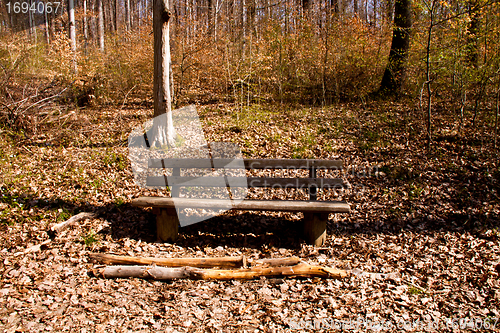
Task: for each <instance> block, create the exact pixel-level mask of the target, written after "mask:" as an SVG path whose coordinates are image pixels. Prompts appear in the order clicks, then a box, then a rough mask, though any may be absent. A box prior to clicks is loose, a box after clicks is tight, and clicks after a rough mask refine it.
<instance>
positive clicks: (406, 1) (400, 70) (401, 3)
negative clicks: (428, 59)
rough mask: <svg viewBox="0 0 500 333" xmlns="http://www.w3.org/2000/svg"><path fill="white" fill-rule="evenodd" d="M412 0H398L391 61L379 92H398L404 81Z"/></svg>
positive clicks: (390, 93)
mask: <svg viewBox="0 0 500 333" xmlns="http://www.w3.org/2000/svg"><path fill="white" fill-rule="evenodd" d="M410 30H411V0H396V1H395V4H394V28H393V32H392V44H391V51H390V53H389V63H388V64H387V67H386V69H385V72H384V76H383V78H382V83H381V84H380V89H379V93H382V94H387V95H395V94H397V93H398V92H399V91H400V89H401V87H402V85H403V82H404V78H405V72H406V66H407V62H408V52H409V50H410Z"/></svg>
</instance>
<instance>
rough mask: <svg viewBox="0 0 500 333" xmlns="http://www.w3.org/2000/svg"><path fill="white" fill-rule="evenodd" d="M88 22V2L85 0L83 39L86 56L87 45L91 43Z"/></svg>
mask: <svg viewBox="0 0 500 333" xmlns="http://www.w3.org/2000/svg"><path fill="white" fill-rule="evenodd" d="M88 29H89V27H88V22H87V0H83V38H84V39H85V55H86V54H87V45H88V41H89V32H88Z"/></svg>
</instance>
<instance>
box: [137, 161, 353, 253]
mask: <svg viewBox="0 0 500 333" xmlns="http://www.w3.org/2000/svg"><path fill="white" fill-rule="evenodd" d="M231 161H233V160H231V159H174V158H171V159H150V160H149V162H148V168H149V169H169V168H170V169H172V176H168V181H167V176H148V177H147V181H146V184H147V185H148V186H165V185H166V186H169V187H170V190H171V195H172V197H175V204H174V199H173V198H169V197H139V198H137V199H134V200H133V201H132V205H133V206H136V207H153V211H154V213H155V214H156V216H157V217H156V228H157V236H158V239H159V240H161V241H174V240H175V239H176V238H177V235H178V226H179V219H178V215H177V211H176V209H183V208H204V209H238V210H248V211H283V212H303V213H304V238H305V240H306V241H307V242H308V243H309V244H313V245H315V246H321V245H323V244H324V242H325V239H326V222H327V220H328V214H329V213H348V212H349V211H350V208H349V205H348V204H347V203H346V202H344V201H317V200H316V198H317V190H318V189H339V188H342V187H343V186H344V183H343V181H342V179H338V178H318V177H317V176H316V175H317V172H318V170H321V169H323V170H341V169H342V161H341V160H313V159H292V160H289V159H245V160H243V163H240V165H243V164H244V167H245V169H246V170H263V169H274V170H279V169H288V170H290V169H295V170H309V177H308V178H270V177H238V178H236V177H229V176H226V177H220V178H222V179H224V180H225V182H223V183H225V184H227V182H228V178H229V181H230V183H232V184H237V186H238V184H239V185H240V186H248V188H252V187H261V188H283V189H288V188H299V189H307V190H308V194H309V200H248V199H245V200H242V201H228V200H219V199H199V198H179V187H181V186H186V185H183V184H185V183H186V182H189V184H190V185H189V186H214V183H217V182H214V181H213V180H214V179H215V178H217V177H200V178H197V177H189V176H181V169H191V168H208V169H210V168H212V170H214V169H215V168H222V167H226V168H227V167H228V166H229V167H230V168H231V166H230V165H231ZM233 167H234V166H233ZM233 186H234V185H233Z"/></svg>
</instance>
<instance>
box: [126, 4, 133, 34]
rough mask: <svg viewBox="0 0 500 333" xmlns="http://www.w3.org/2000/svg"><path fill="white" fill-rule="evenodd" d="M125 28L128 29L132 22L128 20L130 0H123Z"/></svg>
mask: <svg viewBox="0 0 500 333" xmlns="http://www.w3.org/2000/svg"><path fill="white" fill-rule="evenodd" d="M125 28H126V29H127V31H130V29H131V28H132V23H131V20H130V0H125Z"/></svg>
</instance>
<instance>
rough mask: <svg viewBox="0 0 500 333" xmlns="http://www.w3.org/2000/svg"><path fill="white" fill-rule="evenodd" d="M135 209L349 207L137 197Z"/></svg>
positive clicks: (342, 208) (342, 207)
mask: <svg viewBox="0 0 500 333" xmlns="http://www.w3.org/2000/svg"><path fill="white" fill-rule="evenodd" d="M132 206H135V207H156V208H178V209H182V208H205V209H238V210H256V211H266V210H273V211H284V212H315V213H318V212H323V213H349V211H350V208H349V205H348V204H347V203H346V202H345V201H288V200H284V201H282V200H243V201H234V202H232V203H231V205H230V202H229V201H227V200H219V199H191V198H166V197H139V198H137V199H134V200H133V201H132Z"/></svg>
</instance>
